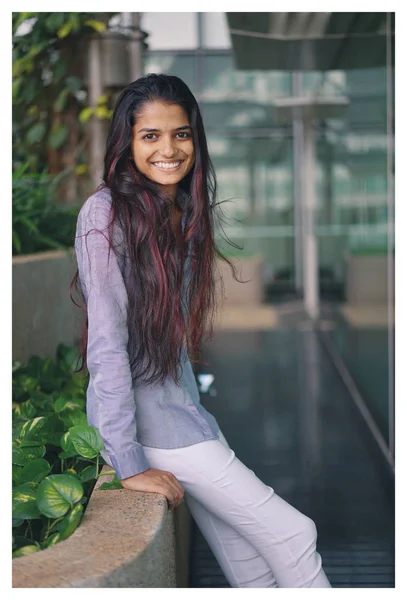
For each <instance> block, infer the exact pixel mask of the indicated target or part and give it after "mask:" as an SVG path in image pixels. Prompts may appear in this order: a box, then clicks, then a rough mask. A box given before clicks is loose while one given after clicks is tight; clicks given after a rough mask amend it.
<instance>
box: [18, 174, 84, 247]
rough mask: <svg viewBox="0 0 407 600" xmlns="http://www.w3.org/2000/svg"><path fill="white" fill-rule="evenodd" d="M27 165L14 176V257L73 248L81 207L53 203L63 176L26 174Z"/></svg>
mask: <svg viewBox="0 0 407 600" xmlns="http://www.w3.org/2000/svg"><path fill="white" fill-rule="evenodd" d="M27 169H28V163H25V164H23V165H20V166H19V167H18V168H17V169H16V170H15V171H14V173H13V230H12V238H13V255H16V254H30V253H32V252H40V251H43V250H50V249H58V250H60V249H65V248H68V247H70V246H73V242H74V235H75V227H76V219H77V216H78V212H79V208H80V207H79V206H72V205H70V206H66V205H61V204H58V203H56V202H55V201H54V191H55V188H56V186H57V185H58V183H59V181H60V179H61V178H62V177H63V176H64V175H65V173H64V172H63V173H61V174H60V175H58V176H56V177H51V176H50V175H48V174H47V173H46V172H43V173H40V174H35V173H26V171H27Z"/></svg>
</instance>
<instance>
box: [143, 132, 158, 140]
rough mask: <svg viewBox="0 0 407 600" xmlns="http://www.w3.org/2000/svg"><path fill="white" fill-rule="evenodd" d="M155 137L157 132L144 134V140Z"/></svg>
mask: <svg viewBox="0 0 407 600" xmlns="http://www.w3.org/2000/svg"><path fill="white" fill-rule="evenodd" d="M154 137H155V133H147V135H144V136H143V140H147V141H149V140H152V139H153V138H154Z"/></svg>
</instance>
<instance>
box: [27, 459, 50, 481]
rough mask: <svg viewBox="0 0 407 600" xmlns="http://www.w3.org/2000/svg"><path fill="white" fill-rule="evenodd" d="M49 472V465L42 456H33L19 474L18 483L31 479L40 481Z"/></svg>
mask: <svg viewBox="0 0 407 600" xmlns="http://www.w3.org/2000/svg"><path fill="white" fill-rule="evenodd" d="M50 472H51V465H50V464H49V462H48V461H46V460H45V459H44V458H35V459H34V460H32V461H31V462H30V463H28V465H26V466H25V467H24V468H23V469H22V471H21V473H20V475H19V480H20V483H27V482H29V481H33V482H35V483H40V481H42V480H43V479H44V477H46V476H47V475H48V473H50Z"/></svg>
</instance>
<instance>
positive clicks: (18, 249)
mask: <svg viewBox="0 0 407 600" xmlns="http://www.w3.org/2000/svg"><path fill="white" fill-rule="evenodd" d="M12 236H13V246H14V248H15V249H16V252H17V253H18V254H20V252H21V240H20V238H19V237H18V234H17V233H16V232H15V231H14V230H13V232H12Z"/></svg>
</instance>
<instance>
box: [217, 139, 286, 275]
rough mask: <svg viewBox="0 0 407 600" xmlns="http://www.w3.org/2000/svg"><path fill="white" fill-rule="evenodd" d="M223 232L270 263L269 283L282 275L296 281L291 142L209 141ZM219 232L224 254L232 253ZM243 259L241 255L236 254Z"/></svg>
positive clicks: (267, 270) (266, 264)
mask: <svg viewBox="0 0 407 600" xmlns="http://www.w3.org/2000/svg"><path fill="white" fill-rule="evenodd" d="M208 144H209V152H210V156H211V159H212V162H213V164H214V167H215V171H216V176H217V183H218V195H217V200H218V201H219V202H222V201H223V200H227V201H226V202H223V204H221V208H222V214H223V215H224V217H225V221H224V222H223V221H222V227H223V230H224V232H225V233H226V235H227V236H228V237H229V239H231V240H232V241H233V242H235V243H238V244H239V245H242V246H243V247H244V250H245V251H248V252H253V253H260V254H262V255H263V256H264V261H265V271H264V273H265V283H266V284H267V283H269V284H272V283H273V281H274V279H275V278H276V277H278V276H279V274H281V273H285V274H286V276H287V274H288V280H289V281H293V276H294V229H293V219H294V199H293V197H294V190H293V176H292V169H293V165H292V138H287V137H284V136H282V135H281V136H276V137H268V138H237V137H235V136H231V137H226V136H222V137H220V136H216V135H213V134H209V135H208ZM221 233H222V232H221V231H219V232H218V236H219V237H218V242H219V245H220V247H221V248H223V249H226V250H227V251H230V247H229V246H228V245H227V243H226V242H224V241H223V240H222V236H221ZM237 253H238V252H237Z"/></svg>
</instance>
